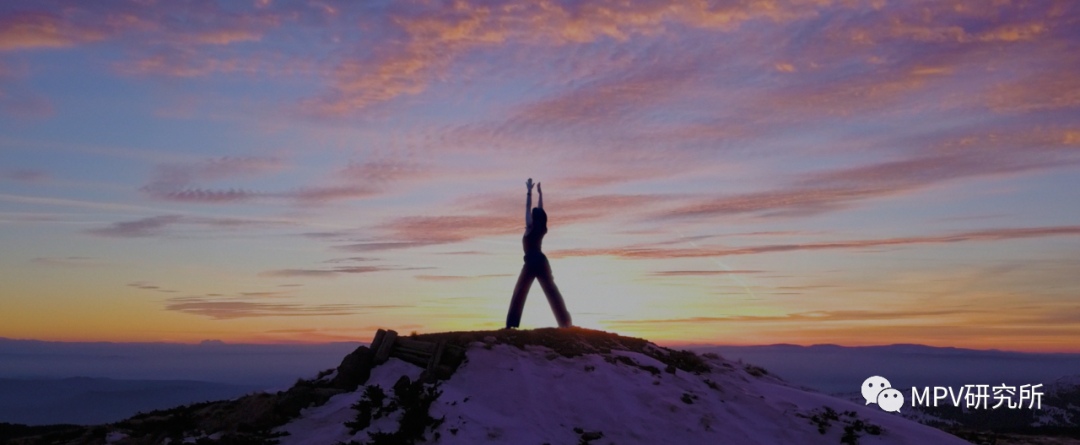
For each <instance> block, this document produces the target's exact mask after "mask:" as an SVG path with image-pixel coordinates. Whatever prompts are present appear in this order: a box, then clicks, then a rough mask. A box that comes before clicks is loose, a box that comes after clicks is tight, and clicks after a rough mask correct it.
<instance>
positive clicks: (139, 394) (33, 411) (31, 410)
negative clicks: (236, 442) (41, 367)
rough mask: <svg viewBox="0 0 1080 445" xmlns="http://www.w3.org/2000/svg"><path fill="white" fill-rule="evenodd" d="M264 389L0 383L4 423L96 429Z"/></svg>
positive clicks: (85, 381)
mask: <svg viewBox="0 0 1080 445" xmlns="http://www.w3.org/2000/svg"><path fill="white" fill-rule="evenodd" d="M262 389H265V388H264V387H263V386H259V385H235V384H226V383H214V382H200V381H192V380H114V379H105V378H90V377H71V378H66V379H0V422H9V423H19V424H27V425H45V424H56V423H67V424H78V425H92V424H98V423H106V422H115V421H118V420H121V419H124V418H126V417H129V416H131V415H132V414H133V413H137V412H139V411H150V410H153V409H156V408H161V407H167V406H176V405H183V404H189V403H195V402H205V401H210V400H221V399H230V398H234V397H239V396H242V395H244V394H247V393H250V392H253V391H256V390H262Z"/></svg>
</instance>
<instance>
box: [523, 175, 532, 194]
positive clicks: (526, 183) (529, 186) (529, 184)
mask: <svg viewBox="0 0 1080 445" xmlns="http://www.w3.org/2000/svg"><path fill="white" fill-rule="evenodd" d="M525 186H526V187H528V188H529V193H532V188H533V182H532V178H529V180H528V181H525Z"/></svg>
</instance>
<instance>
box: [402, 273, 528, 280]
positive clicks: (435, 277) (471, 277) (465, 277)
mask: <svg viewBox="0 0 1080 445" xmlns="http://www.w3.org/2000/svg"><path fill="white" fill-rule="evenodd" d="M509 276H512V275H510V274H490V275H413V278H416V279H417V280H423V281H462V280H476V279H483V278H499V277H509Z"/></svg>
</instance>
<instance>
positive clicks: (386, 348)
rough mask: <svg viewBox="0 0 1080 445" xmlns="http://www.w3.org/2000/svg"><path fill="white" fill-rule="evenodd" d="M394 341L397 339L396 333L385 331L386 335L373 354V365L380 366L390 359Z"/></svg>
mask: <svg viewBox="0 0 1080 445" xmlns="http://www.w3.org/2000/svg"><path fill="white" fill-rule="evenodd" d="M395 339H397V332H396V331H386V335H385V336H383V339H382V342H381V343H380V344H379V350H378V351H377V352H375V364H377V365H381V364H383V363H386V361H387V360H389V359H390V350H391V349H393V348H394V340H395Z"/></svg>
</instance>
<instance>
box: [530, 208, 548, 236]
mask: <svg viewBox="0 0 1080 445" xmlns="http://www.w3.org/2000/svg"><path fill="white" fill-rule="evenodd" d="M532 219H533V230H539V231H540V233H547V212H545V211H544V209H541V208H540V207H533V209H532Z"/></svg>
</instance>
